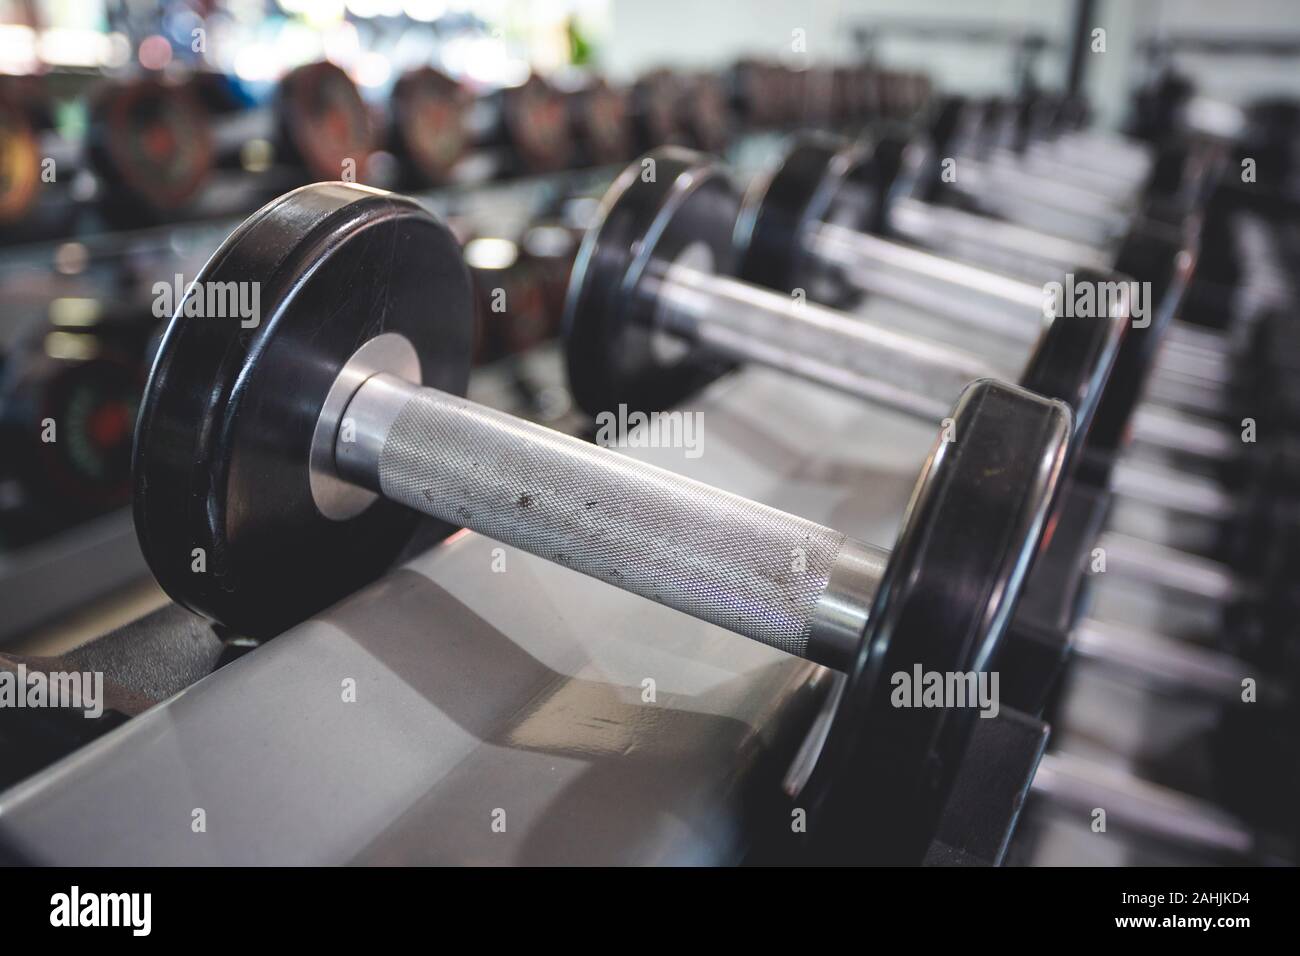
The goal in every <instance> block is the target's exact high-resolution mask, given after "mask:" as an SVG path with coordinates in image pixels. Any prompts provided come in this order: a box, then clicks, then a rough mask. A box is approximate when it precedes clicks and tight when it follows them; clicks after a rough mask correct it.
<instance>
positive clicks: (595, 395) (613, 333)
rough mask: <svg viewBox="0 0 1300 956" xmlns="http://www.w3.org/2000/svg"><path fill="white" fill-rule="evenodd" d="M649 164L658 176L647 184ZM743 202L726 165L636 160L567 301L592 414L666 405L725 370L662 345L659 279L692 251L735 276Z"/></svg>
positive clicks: (586, 407)
mask: <svg viewBox="0 0 1300 956" xmlns="http://www.w3.org/2000/svg"><path fill="white" fill-rule="evenodd" d="M649 159H653V160H654V166H653V171H654V178H653V180H649V181H647V180H648V176H649V174H648V172H647V170H648V169H650V168H651V167H648V166H646V165H645V163H646V160H649ZM739 204H740V200H739V197H738V196H737V195H736V191H735V188H734V187H733V186H732V185H731V183H730V181H729V180H728V179H727V178H726V176H725V175H724V174H723V173H722V171H721V170H720V169H719V167H718V166H717V165H716V163H714V162H713V161H712V160H710V159H709V158H708V157H706V156H704V155H703V154H700V153H696V152H692V151H691V150H687V149H680V148H677V147H665V148H663V149H657V150H655V151H654V152H652V153H650V154H648V156H646V157H643V158H642V159H638V160H634V161H633V162H632V164H631V165H630V166H628V167H627V169H625V170H624V171H623V173H622V174H621V175H620V176H619V177H618V179H616V180H615V181H614V184H613V185H612V186H610V188H609V191H608V192H607V193H606V194H605V198H604V199H603V200H602V201H601V209H600V214H599V216H598V218H597V221H596V222H595V223H593V224H592V227H591V228H590V229H589V230H588V231H587V235H586V237H585V238H584V239H583V242H582V247H581V249H580V250H579V252H578V257H577V260H576V262H575V263H574V266H573V273H572V275H571V276H570V279H569V294H568V298H567V301H566V302H565V311H564V346H565V357H566V360H567V364H568V372H569V387H570V389H571V391H572V392H573V397H574V400H575V401H576V402H577V403H578V406H579V407H580V408H582V409H583V411H585V412H587V413H588V414H590V415H597V414H599V413H600V412H602V411H614V410H616V409H617V408H618V406H619V405H620V404H626V405H627V406H628V407H629V408H630V409H634V410H639V411H653V410H655V409H660V408H665V407H667V406H669V405H673V404H675V403H676V402H678V401H680V400H681V399H682V398H684V397H686V396H687V395H689V394H690V393H691V392H693V391H695V390H696V389H698V388H699V387H700V386H701V385H703V384H704V383H705V382H706V381H708V379H709V378H710V377H712V376H713V375H716V374H717V372H718V370H719V369H720V368H721V367H722V366H721V365H720V364H719V363H718V362H716V360H715V359H713V358H711V357H709V356H707V355H704V354H703V353H702V352H701V351H700V350H699V349H694V350H692V351H690V352H689V353H687V354H685V355H681V356H679V355H677V354H675V353H671V352H667V351H665V350H664V349H662V348H661V347H660V345H659V344H658V343H657V341H656V335H655V332H654V329H653V326H654V302H653V299H652V297H651V295H650V294H649V288H648V287H649V286H650V285H651V284H652V282H651V281H649V277H653V276H656V275H659V274H662V273H663V272H664V271H665V270H666V269H667V268H668V267H669V266H670V265H672V264H673V262H675V261H676V260H677V259H678V257H679V256H681V255H682V254H683V253H684V252H686V251H687V249H688V248H689V249H703V250H707V252H708V257H709V258H711V259H712V260H713V270H714V271H715V272H717V273H720V274H722V275H731V274H733V271H734V268H733V267H734V263H735V257H734V251H733V247H732V242H731V230H732V227H733V224H734V223H735V218H736V210H737V208H738V207H739Z"/></svg>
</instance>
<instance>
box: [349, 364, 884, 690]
mask: <svg viewBox="0 0 1300 956" xmlns="http://www.w3.org/2000/svg"><path fill="white" fill-rule="evenodd" d="M349 422H351V425H352V430H351V432H352V433H350V431H349ZM349 439H351V440H349ZM335 459H336V463H337V466H338V470H339V475H340V477H342V478H343V479H344V480H347V481H351V482H354V483H357V484H360V485H362V486H364V487H367V488H370V489H372V490H375V491H378V492H380V493H381V494H383V495H384V496H385V497H387V498H389V499H391V500H393V501H396V502H399V503H401V504H404V505H407V506H408V507H411V508H414V509H415V510H417V511H421V512H424V513H425V514H428V515H432V516H433V517H436V518H440V519H442V520H444V521H447V522H450V523H452V524H456V525H461V526H464V527H467V528H470V529H472V530H474V531H477V532H479V533H481V534H484V535H486V536H488V537H490V538H494V539H496V540H498V541H501V542H503V543H505V544H509V545H512V546H514V547H516V548H520V549H522V550H524V551H528V552H530V553H531V554H535V555H537V556H539V557H542V558H546V559H547V560H550V561H554V562H556V563H557V564H560V565H563V566H564V567H567V568H572V569H573V570H575V571H580V572H581V573H583V574H586V575H589V576H591V577H594V578H599V579H600V580H602V581H606V582H608V583H610V584H613V585H615V586H617V587H620V588H622V589H624V590H626V591H631V592H632V593H634V594H639V595H641V596H642V597H645V598H648V599H650V600H652V601H656V602H658V603H660V604H665V605H667V606H669V607H672V608H676V609H677V610H679V611H683V612H685V613H687V614H690V615H691V616H693V617H697V618H700V619H701V620H705V621H709V622H711V623H714V624H717V625H719V626H720V627H724V628H727V629H728V630H731V631H734V632H736V633H737V634H742V635H744V636H745V637H749V638H752V639H753V640H756V641H759V642H761V643H763V644H768V645H771V646H772V647H777V648H780V649H781V650H783V651H786V652H788V653H791V654H795V655H798V656H800V657H806V658H808V659H810V660H813V661H816V662H818V663H824V664H827V665H829V666H836V667H841V668H842V667H843V666H845V663H846V660H847V659H848V656H849V655H850V654H851V653H852V649H855V648H856V645H857V638H858V636H859V635H860V634H861V633H862V628H863V625H865V623H866V620H867V615H868V613H869V611H870V606H871V601H872V598H873V597H874V595H875V591H876V588H877V586H878V584H879V581H880V574H881V573H882V571H883V568H884V564H885V562H886V561H887V559H888V552H886V551H883V550H881V549H878V548H873V547H871V546H869V545H865V544H861V543H859V542H855V541H851V540H849V539H846V538H845V537H844V535H842V534H840V533H839V532H836V531H833V530H831V529H830V528H825V527H822V526H821V525H817V524H814V523H813V522H811V521H805V520H803V519H802V518H797V517H795V516H793V515H789V514H785V513H784V512H781V511H777V510H776V509H774V508H769V507H766V506H765V505H761V504H757V503H756V502H753V501H748V500H746V499H744V498H741V497H738V496H737V495H733V494H729V493H727V492H725V491H720V490H718V489H716V488H712V487H710V486H708V485H705V484H702V483H700V482H698V481H694V480H692V479H689V478H684V477H682V476H680V475H677V474H674V473H672V472H669V471H666V470H664V469H662V468H656V467H655V466H653V465H649V464H646V463H644V462H640V461H637V460H635V459H632V458H629V457H627V456H625V455H621V454H619V453H617V452H615V451H611V450H609V449H606V448H601V447H598V446H596V445H591V444H588V443H587V442H584V441H581V440H579V439H577V438H573V437H570V436H568V435H562V434H560V433H558V432H554V431H551V430H550V429H548V428H544V427H542V426H540V425H535V424H533V423H531V422H527V421H524V420H522V419H519V418H516V417H514V416H513V415H509V414H506V413H504V412H499V411H496V410H494V409H490V408H486V407H484V406H482V405H478V404H475V403H474V402H471V401H469V400H467V399H464V398H460V397H458V396H455V395H448V394H446V393H444V392H439V391H436V390H434V389H429V388H417V387H416V386H413V385H410V384H409V383H406V382H403V381H402V380H401V379H399V378H396V377H394V376H391V375H387V374H379V375H375V376H372V377H371V378H369V379H367V380H366V382H365V383H364V384H363V385H362V386H361V387H360V388H359V389H358V390H357V392H356V394H355V395H354V396H353V397H352V400H351V402H350V403H349V405H348V408H347V411H346V412H345V413H344V416H343V427H342V428H341V429H340V432H339V439H338V441H337V443H336V446H335ZM485 573H488V572H487V571H486V569H485ZM850 635H851V637H850ZM849 645H851V646H849Z"/></svg>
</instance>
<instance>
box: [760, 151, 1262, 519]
mask: <svg viewBox="0 0 1300 956" xmlns="http://www.w3.org/2000/svg"><path fill="white" fill-rule="evenodd" d="M892 162H893V159H892V157H891V156H890V154H889V151H888V150H886V156H885V158H884V159H883V160H882V159H881V158H880V157H879V156H878V155H877V154H876V152H874V151H873V148H872V147H870V146H867V145H863V144H846V143H844V142H843V141H841V140H838V139H835V138H831V137H822V136H806V137H802V138H800V139H797V140H795V141H794V143H793V145H792V146H790V148H789V149H788V150H787V151H786V153H785V154H784V155H783V157H782V159H781V160H780V161H779V163H778V164H777V166H776V167H775V168H774V169H773V170H772V171H771V172H770V173H769V175H767V176H766V177H764V178H762V179H760V180H758V181H757V182H755V184H754V185H753V187H752V188H751V189H750V190H749V192H748V195H747V198H746V201H745V205H744V207H743V209H742V212H741V215H740V220H739V225H738V228H737V237H738V241H739V243H740V245H741V250H742V256H741V261H740V265H739V271H740V276H741V278H743V279H746V280H748V281H751V282H754V283H759V284H762V285H765V286H768V287H770V288H773V289H776V290H779V291H782V292H785V293H787V294H790V293H791V292H792V290H795V289H800V290H803V291H804V292H805V293H806V294H807V295H808V296H809V297H810V298H812V299H814V300H817V301H821V302H828V303H834V302H844V301H850V300H852V299H853V298H854V297H856V296H857V295H861V294H867V295H868V296H871V295H878V296H881V297H883V298H885V299H890V300H894V301H898V302H902V303H904V304H907V305H910V306H913V307H916V308H919V309H921V310H923V311H925V312H927V313H928V314H930V315H934V316H938V317H940V318H941V319H942V320H943V321H944V322H945V323H950V324H951V325H952V326H953V327H954V328H955V327H959V326H966V327H973V328H975V329H977V330H978V331H979V332H980V333H989V334H991V335H992V336H994V337H995V338H997V339H998V340H1001V341H1005V342H1007V343H1016V348H1017V350H1020V349H1027V348H1029V347H1030V346H1031V345H1032V343H1033V341H1034V339H1035V338H1036V337H1037V336H1038V335H1039V333H1040V330H1041V325H1042V314H1043V306H1044V302H1045V300H1046V298H1047V295H1046V288H1047V287H1046V286H1035V285H1032V284H1030V283H1029V282H1026V281H1022V280H1017V279H1013V278H1010V277H1007V276H1003V275H1000V274H998V273H995V272H991V271H989V270H987V269H983V268H979V267H975V266H970V265H967V264H965V263H962V262H960V261H957V260H952V259H949V258H946V257H942V256H937V255H934V254H931V253H928V252H926V251H923V250H921V249H916V248H912V247H909V246H907V245H904V244H901V243H899V242H896V241H892V240H891V239H889V238H888V237H887V236H882V235H878V234H875V233H876V232H878V231H880V230H881V228H882V226H881V224H882V222H883V220H884V218H885V216H886V215H887V214H888V209H889V205H890V203H889V199H888V198H887V195H886V194H887V193H888V190H889V185H890V179H889V168H890V167H891V166H892ZM882 166H883V167H884V168H883V169H882ZM882 206H883V207H884V208H883V209H882ZM992 225H996V224H992ZM1168 254H1169V256H1170V257H1171V258H1172V259H1173V260H1174V261H1173V262H1171V263H1170V264H1169V266H1168V269H1169V271H1171V272H1174V273H1175V276H1174V278H1173V279H1171V280H1166V281H1165V282H1164V283H1162V284H1163V285H1165V286H1166V287H1168V288H1169V289H1170V291H1168V292H1167V293H1166V294H1165V295H1164V296H1162V297H1161V301H1160V302H1159V303H1155V304H1152V303H1148V304H1147V307H1148V309H1149V310H1150V311H1151V312H1152V313H1159V316H1158V317H1157V315H1154V314H1152V315H1148V316H1147V324H1146V326H1145V327H1135V328H1133V329H1132V330H1130V332H1129V333H1128V334H1127V335H1126V336H1125V338H1124V340H1123V346H1122V349H1121V354H1120V356H1119V358H1118V359H1117V362H1118V367H1119V369H1120V370H1121V371H1122V373H1123V378H1124V380H1123V381H1121V382H1118V383H1112V384H1113V385H1118V386H1119V387H1118V388H1114V387H1113V388H1112V389H1111V390H1110V391H1109V392H1108V393H1107V394H1106V396H1105V397H1104V398H1103V408H1102V411H1101V412H1100V414H1099V416H1098V417H1099V426H1098V429H1097V434H1096V435H1094V438H1093V448H1094V449H1095V450H1096V451H1095V454H1096V455H1097V456H1099V457H1101V458H1102V459H1104V461H1105V462H1108V461H1109V460H1111V459H1113V458H1114V457H1115V455H1116V454H1117V452H1118V451H1119V450H1120V448H1121V446H1122V444H1123V441H1124V436H1125V432H1126V430H1127V429H1128V428H1129V427H1130V425H1131V427H1132V432H1133V436H1134V438H1135V440H1136V441H1137V442H1138V443H1139V444H1146V445H1148V446H1151V447H1154V448H1156V449H1158V450H1161V451H1166V452H1174V453H1178V454H1193V455H1197V456H1200V457H1205V458H1208V459H1210V460H1211V461H1215V462H1220V463H1222V462H1226V461H1230V460H1232V459H1233V458H1235V457H1238V456H1239V453H1240V448H1239V447H1238V446H1240V444H1241V443H1240V442H1236V441H1235V440H1234V436H1233V435H1232V434H1231V433H1229V432H1228V431H1227V430H1226V429H1225V428H1224V427H1223V426H1222V425H1221V424H1220V423H1219V422H1217V421H1213V420H1202V419H1198V418H1195V417H1192V416H1189V415H1187V414H1184V413H1181V412H1179V411H1177V410H1173V409H1166V408H1162V407H1160V406H1155V405H1150V404H1148V405H1146V406H1144V407H1142V408H1139V409H1136V410H1134V407H1133V406H1134V405H1135V404H1136V401H1137V397H1138V394H1139V390H1140V389H1141V387H1142V383H1143V380H1144V379H1145V378H1146V376H1147V374H1148V370H1149V369H1150V368H1151V366H1152V365H1153V364H1155V363H1156V359H1155V353H1156V349H1157V347H1158V343H1157V341H1156V339H1157V337H1158V336H1159V334H1160V333H1161V332H1162V331H1163V327H1164V326H1165V325H1167V323H1168V322H1169V318H1170V314H1171V312H1172V311H1173V310H1174V309H1176V308H1177V305H1178V302H1177V299H1178V292H1177V291H1176V290H1175V287H1177V288H1178V289H1184V288H1186V285H1187V281H1188V276H1189V274H1190V272H1191V268H1192V263H1191V260H1192V257H1191V256H1190V255H1185V254H1182V253H1179V252H1178V251H1177V249H1176V247H1175V248H1174V249H1170V250H1169V251H1168ZM1063 272H1068V273H1070V274H1073V273H1074V272H1075V269H1074V268H1072V267H1068V266H1067V267H1065V268H1064V269H1063ZM1093 284H1094V286H1095V280H1094V282H1093ZM1074 285H1076V286H1077V287H1078V288H1079V289H1081V290H1085V291H1086V288H1087V286H1088V285H1089V280H1084V281H1081V282H1076V283H1074ZM1099 288H1103V289H1109V288H1111V287H1110V286H1102V287H1099ZM1122 291H1123V290H1122V289H1116V290H1115V292H1116V294H1117V295H1118V294H1121V293H1122ZM1068 292H1069V290H1068V289H1067V288H1065V285H1062V293H1063V294H1066V295H1067V297H1069V296H1068ZM1106 478H1107V472H1106V470H1105V469H1102V470H1101V473H1100V474H1099V475H1098V476H1096V479H1095V480H1096V481H1097V483H1099V484H1102V483H1104V482H1105V479H1106ZM1157 482H1158V483H1159V484H1161V485H1163V486H1164V487H1165V489H1166V490H1168V488H1170V487H1172V486H1176V485H1177V484H1178V479H1177V478H1175V477H1173V476H1164V477H1162V476H1159V475H1157V476H1155V478H1154V479H1153V483H1157ZM1132 483H1133V482H1131V481H1130V482H1129V484H1130V485H1131V484H1132ZM1200 497H1201V496H1199V495H1198V494H1197V489H1195V488H1194V487H1193V488H1190V489H1189V494H1188V495H1178V496H1175V497H1174V498H1173V499H1172V501H1173V502H1175V503H1177V502H1178V501H1181V500H1189V501H1191V502H1193V503H1195V506H1196V507H1199V506H1200Z"/></svg>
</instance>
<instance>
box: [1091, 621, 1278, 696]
mask: <svg viewBox="0 0 1300 956" xmlns="http://www.w3.org/2000/svg"><path fill="white" fill-rule="evenodd" d="M1071 637H1072V644H1071V647H1072V649H1073V651H1074V654H1075V655H1076V656H1077V657H1079V658H1080V659H1082V660H1088V661H1093V662H1096V663H1097V664H1099V665H1101V666H1102V667H1105V668H1107V669H1108V670H1114V671H1118V672H1120V673H1122V674H1124V675H1125V676H1127V677H1130V678H1136V679H1138V680H1139V681H1140V682H1141V683H1143V684H1150V685H1155V686H1158V687H1164V688H1168V689H1172V690H1177V691H1179V692H1186V691H1191V692H1194V693H1197V694H1204V695H1205V696H1207V697H1211V698H1214V699H1216V700H1221V701H1240V700H1241V694H1242V683H1241V682H1242V681H1243V680H1244V679H1245V678H1248V677H1254V676H1257V675H1256V672H1255V670H1254V668H1253V667H1252V666H1251V665H1250V664H1248V663H1246V662H1245V661H1242V660H1239V659H1237V658H1235V657H1231V656H1229V655H1227V654H1220V653H1219V652H1217V651H1212V650H1209V649H1207V648H1203V647H1197V646H1196V645H1195V644H1190V643H1188V642H1187V641H1182V640H1179V639H1177V638H1173V637H1169V636H1167V635H1165V634H1157V633H1154V632H1151V631H1140V630H1137V629H1136V628H1131V627H1125V626H1123V625H1120V624H1113V623H1111V622H1108V621H1098V620H1094V619H1091V618H1089V619H1085V620H1083V621H1081V622H1079V626H1078V627H1076V628H1075V629H1074V632H1073V633H1072V635H1071Z"/></svg>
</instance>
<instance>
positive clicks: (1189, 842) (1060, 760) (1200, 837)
mask: <svg viewBox="0 0 1300 956" xmlns="http://www.w3.org/2000/svg"><path fill="white" fill-rule="evenodd" d="M1031 792H1032V793H1033V794H1035V795H1036V796H1038V797H1041V798H1044V799H1046V801H1047V802H1048V803H1049V804H1050V805H1052V806H1053V807H1055V808H1057V809H1061V810H1066V811H1069V812H1072V813H1075V814H1078V815H1079V818H1080V819H1081V820H1083V821H1084V822H1085V823H1088V824H1090V823H1091V822H1092V816H1091V815H1092V813H1093V811H1094V810H1095V809H1098V808H1100V809H1102V810H1105V811H1106V822H1107V825H1114V826H1116V827H1118V828H1120V829H1124V830H1129V831H1132V832H1136V833H1138V834H1140V835H1142V836H1146V837H1150V838H1155V839H1160V840H1164V841H1167V842H1170V843H1173V844H1174V845H1175V846H1186V847H1194V848H1198V849H1202V850H1210V851H1214V852H1221V853H1229V854H1233V855H1240V856H1249V855H1251V854H1252V853H1253V852H1254V851H1255V837H1254V834H1253V833H1252V832H1251V830H1250V828H1249V827H1248V826H1247V825H1246V824H1244V823H1243V822H1241V821H1240V820H1238V819H1237V818H1236V817H1233V816H1231V815H1230V814H1228V813H1225V812H1224V811H1222V810H1220V809H1218V808H1217V807H1215V806H1212V805H1211V804H1208V803H1205V802H1204V801H1201V800H1197V799H1195V798H1194V797H1189V796H1187V795H1186V794H1182V793H1178V792H1177V791H1175V790H1170V789H1168V788H1166V787H1160V786H1157V785H1155V784H1153V783H1148V782H1147V781H1145V780H1140V779H1138V778H1137V777H1134V776H1132V775H1131V774H1127V773H1121V772H1118V771H1115V770H1112V769H1110V768H1108V767H1103V766H1101V765H1100V764H1095V763H1092V762H1089V761H1084V760H1080V759H1079V758H1077V757H1072V756H1070V755H1068V754H1060V753H1049V754H1044V755H1043V759H1042V761H1041V762H1040V763H1039V765H1038V772H1037V773H1036V774H1035V775H1034V781H1033V784H1032V786H1031Z"/></svg>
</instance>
